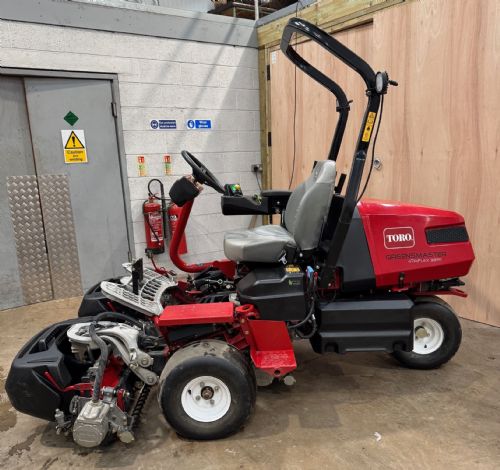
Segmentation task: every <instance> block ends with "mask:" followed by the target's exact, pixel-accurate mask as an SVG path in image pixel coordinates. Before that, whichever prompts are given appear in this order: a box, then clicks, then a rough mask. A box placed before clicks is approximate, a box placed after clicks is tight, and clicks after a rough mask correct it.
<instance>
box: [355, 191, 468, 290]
mask: <svg viewBox="0 0 500 470" xmlns="http://www.w3.org/2000/svg"><path fill="white" fill-rule="evenodd" d="M358 210H359V213H360V215H361V218H362V221H363V226H364V229H365V233H366V239H367V241H368V247H369V249H370V256H371V258H372V262H373V269H374V271H375V277H376V285H377V287H391V286H401V282H402V283H403V284H404V285H405V286H407V285H410V284H412V283H416V282H422V281H430V280H438V279H446V278H454V277H460V276H465V275H466V274H467V273H468V272H469V269H470V267H471V265H472V262H473V261H474V252H473V250H472V245H471V243H470V241H467V242H454V243H433V244H429V243H427V239H426V233H425V230H426V229H428V228H439V227H448V226H460V225H462V226H463V225H464V219H463V217H462V216H461V215H460V214H457V213H456V212H452V211H448V210H442V209H435V208H432V207H425V206H418V205H413V204H402V203H399V202H392V201H378V200H370V199H368V200H364V201H363V202H360V203H359V204H358ZM401 277H402V281H401Z"/></svg>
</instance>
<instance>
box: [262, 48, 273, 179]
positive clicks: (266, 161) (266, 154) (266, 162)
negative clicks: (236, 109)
mask: <svg viewBox="0 0 500 470" xmlns="http://www.w3.org/2000/svg"><path fill="white" fill-rule="evenodd" d="M267 95H268V88H267V53H266V51H265V50H264V49H261V50H259V109H260V155H261V162H262V187H263V188H270V187H271V176H270V174H271V173H270V172H271V166H272V161H271V155H270V151H269V148H268V146H267V129H268V125H269V124H268V121H270V119H271V109H270V107H269V106H268V104H267Z"/></svg>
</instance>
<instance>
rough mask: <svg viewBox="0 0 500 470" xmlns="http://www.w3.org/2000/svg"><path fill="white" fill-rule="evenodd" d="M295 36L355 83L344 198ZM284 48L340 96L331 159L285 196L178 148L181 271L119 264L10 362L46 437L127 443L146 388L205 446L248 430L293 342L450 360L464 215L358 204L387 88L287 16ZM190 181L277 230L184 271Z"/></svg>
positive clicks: (466, 253)
mask: <svg viewBox="0 0 500 470" xmlns="http://www.w3.org/2000/svg"><path fill="white" fill-rule="evenodd" d="M293 33H297V34H301V35H303V36H306V37H308V38H309V39H311V40H313V41H316V42H317V43H318V44H319V45H320V46H322V47H323V48H325V49H326V50H327V51H329V52H330V53H331V54H333V55H334V56H335V57H337V58H338V59H340V60H341V61H342V62H344V63H345V64H346V65H347V66H349V67H351V68H352V69H354V70H355V71H356V72H357V73H358V74H359V75H360V76H361V77H362V78H363V80H364V82H365V84H366V88H367V91H366V95H367V97H368V104H367V108H366V112H365V115H364V118H363V122H362V125H361V129H360V134H359V138H358V142H357V147H356V151H355V154H354V158H353V163H352V168H351V171H350V175H349V178H348V182H347V188H346V191H345V195H342V186H343V183H344V180H345V175H341V176H340V177H339V178H338V181H337V184H336V166H335V160H336V158H337V154H338V151H339V147H340V144H341V141H342V137H343V133H344V129H345V124H346V121H347V116H348V112H349V102H348V100H347V98H346V96H345V94H344V92H343V91H342V89H341V88H340V87H339V86H338V85H337V84H336V83H335V82H334V81H332V80H331V79H330V78H328V77H326V76H325V75H324V74H322V73H321V72H320V71H319V70H317V69H316V68H314V67H313V66H311V65H310V64H309V63H308V62H306V61H305V60H304V59H303V58H302V57H301V56H300V55H298V54H297V52H296V51H295V50H294V49H293V48H292V47H291V45H290V40H291V37H292V35H293ZM281 49H282V51H283V52H284V53H285V55H286V56H287V57H288V58H289V59H290V60H291V61H292V62H294V63H295V65H296V66H298V67H299V68H300V69H301V70H302V71H303V72H305V73H306V74H308V75H309V76H310V77H311V78H313V79H314V80H316V81H318V82H319V83H321V84H322V85H323V86H325V87H326V88H327V89H328V90H330V91H331V92H332V93H333V94H334V95H335V96H336V98H337V110H338V112H339V121H338V124H337V128H336V131H335V135H334V138H333V142H332V147H331V150H330V154H329V157H328V159H327V160H324V161H318V162H317V163H316V164H315V166H314V168H313V170H312V174H311V176H310V177H309V178H308V179H307V180H306V181H305V182H304V183H302V184H301V185H300V186H298V187H297V188H296V189H295V190H294V191H293V192H290V191H275V190H271V191H263V192H262V194H260V195H256V196H253V197H248V196H244V195H243V194H242V192H241V189H240V188H239V185H235V184H232V185H230V184H229V185H228V184H226V185H225V186H223V185H222V184H221V183H220V182H219V181H218V180H217V178H216V177H215V176H214V175H213V173H212V172H211V171H210V170H209V169H208V168H207V167H206V166H205V165H204V164H202V163H201V162H200V161H199V160H198V159H197V158H196V157H194V156H193V155H192V154H190V153H189V152H186V151H183V152H182V156H183V157H184V159H185V160H186V162H187V163H188V164H189V165H190V166H191V168H192V170H193V171H192V175H190V176H188V177H183V178H180V179H179V180H177V181H176V182H175V183H174V184H173V186H172V188H171V190H170V198H171V200H172V201H173V202H174V203H175V204H176V205H177V206H179V207H181V208H182V209H181V212H180V216H179V220H178V221H177V226H176V230H175V233H174V235H173V237H172V240H171V242H170V246H169V250H170V257H171V259H172V261H173V262H174V263H175V265H176V266H178V268H179V269H180V270H182V271H184V272H187V273H190V275H189V276H188V277H187V279H186V278H178V277H177V276H176V275H175V274H174V273H171V272H167V271H165V270H162V269H158V270H151V269H147V268H144V267H143V266H142V260H138V261H136V262H134V263H129V264H126V265H124V266H125V268H126V270H127V271H128V273H127V275H125V276H124V277H123V278H121V279H111V280H106V281H103V282H101V283H100V284H98V285H97V286H95V287H94V288H93V289H91V290H90V291H89V292H87V294H86V295H85V296H84V298H83V301H82V305H81V307H80V311H79V318H76V319H74V320H68V321H63V322H61V323H57V324H55V325H52V326H50V327H48V328H46V329H45V330H43V331H41V332H40V333H39V334H38V335H36V336H35V337H34V338H32V339H31V340H30V341H29V342H28V343H27V344H26V345H25V346H24V347H23V348H22V349H21V351H20V352H19V353H18V355H17V356H16V358H15V359H14V361H13V364H12V367H11V370H10V373H9V376H8V379H7V384H6V390H7V393H8V395H9V398H10V400H11V402H12V404H13V406H14V407H15V408H16V409H17V410H19V411H21V412H23V413H27V414H30V415H32V416H36V417H39V418H43V419H47V420H50V421H55V424H56V429H57V431H58V432H63V433H67V434H72V436H73V439H74V441H75V442H76V443H77V444H79V445H81V446H85V447H95V446H98V445H100V444H103V443H106V442H109V441H111V440H113V439H114V438H115V437H118V438H119V439H120V440H121V441H123V442H130V441H131V440H133V439H134V427H135V426H136V425H137V423H138V418H139V415H140V413H141V410H142V408H143V405H144V403H145V401H146V398H147V396H148V393H149V392H150V390H151V388H152V387H153V386H155V385H157V393H158V402H159V405H160V408H161V410H162V412H163V414H164V416H165V418H166V420H167V422H168V423H169V424H170V425H171V426H172V428H173V429H174V430H175V431H176V432H177V433H179V434H180V435H182V436H184V437H187V438H190V439H217V438H222V437H224V436H227V435H229V434H231V433H234V432H236V431H237V430H238V429H240V428H241V426H242V425H243V424H244V423H245V421H246V420H247V418H248V417H249V416H250V414H251V412H252V409H253V407H254V403H255V399H256V391H257V383H259V384H265V383H267V384H269V383H270V382H272V381H273V380H282V381H284V382H285V383H287V384H292V383H293V382H294V379H293V377H292V376H291V375H290V374H291V373H292V372H293V371H294V369H295V368H296V361H295V355H294V349H293V340H294V339H296V338H302V339H304V338H305V339H308V340H309V341H310V343H311V346H312V348H313V350H314V351H315V352H317V353H319V354H323V353H327V352H336V353H340V354H343V353H346V352H353V351H383V352H387V353H390V354H392V355H393V356H394V357H395V358H396V359H397V360H398V361H399V362H401V363H402V364H403V365H405V366H407V367H412V368H418V369H430V368H435V367H439V366H440V365H442V364H444V363H445V362H447V361H448V360H450V358H451V357H452V356H453V355H454V354H455V353H456V352H457V350H458V347H459V345H460V340H461V329H460V323H459V321H458V319H457V317H456V315H455V314H454V312H453V310H452V309H451V308H450V307H449V305H448V304H446V303H445V302H444V301H442V300H441V299H440V298H438V297H436V296H438V295H439V296H441V295H458V296H461V297H464V296H465V295H466V294H465V293H464V292H463V291H461V290H459V287H460V286H462V285H463V282H462V281H460V279H459V278H460V276H464V275H466V274H467V273H468V271H469V269H470V267H471V264H472V262H473V260H474V253H473V250H472V246H471V243H470V241H469V237H468V234H467V230H466V228H465V224H464V219H463V218H462V217H461V216H460V215H459V214H457V213H455V212H450V211H446V210H440V209H432V208H428V207H422V206H415V205H406V204H400V203H396V202H383V201H376V200H365V201H360V199H361V196H362V194H363V192H364V190H362V191H360V183H361V178H362V174H363V168H364V165H365V160H366V157H367V151H368V147H369V144H370V140H371V137H372V131H373V129H374V127H375V121H376V117H377V113H378V112H379V108H380V110H382V109H383V106H382V104H383V98H384V95H385V94H386V92H387V88H388V86H389V85H397V83H396V82H393V81H391V80H389V77H388V75H387V73H385V72H378V73H375V72H374V71H373V70H372V69H371V67H370V66H369V65H368V64H367V63H366V62H364V61H363V60H362V59H361V58H360V57H358V56H357V55H356V54H354V53H353V52H352V51H351V50H349V49H347V48H346V47H345V46H343V45H342V44H340V43H339V42H338V41H337V40H336V39H334V38H332V37H330V36H329V35H328V34H326V33H325V32H324V31H322V30H320V29H318V28H317V27H316V26H314V25H312V24H309V23H307V22H306V21H303V20H300V19H297V18H294V19H292V20H290V22H289V23H288V25H287V26H286V28H285V30H284V34H283V38H282V41H281ZM379 123H380V117H379ZM377 131H378V128H377ZM377 131H376V132H375V139H376V133H377ZM373 155H374V154H373V153H372V159H373ZM200 185H207V186H210V187H212V188H213V189H215V190H216V191H218V192H219V193H221V195H222V196H221V200H222V212H223V214H225V215H232V214H264V215H269V214H281V217H282V223H281V224H280V225H263V226H260V227H257V228H254V229H251V230H237V231H232V232H228V233H226V235H225V239H224V251H225V254H226V256H227V258H228V259H225V260H220V261H214V262H212V263H206V264H186V263H185V262H184V261H183V260H182V258H181V256H180V255H179V249H180V245H181V241H182V236H183V234H184V229H185V227H186V223H187V220H188V217H189V214H190V212H191V207H192V205H193V202H194V200H195V199H196V197H197V195H198V194H199V191H200ZM365 188H366V186H365Z"/></svg>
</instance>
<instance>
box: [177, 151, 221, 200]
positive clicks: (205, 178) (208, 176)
mask: <svg viewBox="0 0 500 470" xmlns="http://www.w3.org/2000/svg"><path fill="white" fill-rule="evenodd" d="M181 155H182V158H184V160H186V162H187V164H188V165H189V166H190V167H191V168H192V170H193V177H194V179H195V180H196V181H198V183H201V184H206V185H207V186H210V187H211V188H214V189H215V190H216V191H217V192H218V193H221V194H224V187H223V186H222V184H220V181H219V180H218V179H217V178H216V177H215V175H214V174H213V173H212V172H211V171H210V170H209V169H208V168H207V167H206V166H205V165H203V163H201V162H200V161H199V160H198V159H197V158H196V157H195V156H194V155H193V154H192V153H190V152H188V151H187V150H183V151H182V152H181Z"/></svg>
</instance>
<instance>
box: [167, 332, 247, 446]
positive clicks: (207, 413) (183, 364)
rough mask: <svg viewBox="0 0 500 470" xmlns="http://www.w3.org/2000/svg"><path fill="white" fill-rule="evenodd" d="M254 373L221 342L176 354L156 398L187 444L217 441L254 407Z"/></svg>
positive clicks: (236, 427)
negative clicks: (189, 441)
mask: <svg viewBox="0 0 500 470" xmlns="http://www.w3.org/2000/svg"><path fill="white" fill-rule="evenodd" d="M255 397H256V385H255V376H254V373H253V369H252V368H251V367H250V365H249V364H248V361H247V360H246V358H245V357H244V356H243V355H242V354H241V353H240V352H239V351H238V350H237V349H235V348H233V347H232V346H229V345H228V344H226V343H224V342H223V341H216V340H210V341H200V342H197V343H193V344H190V345H189V346H186V347H184V348H182V349H181V350H179V351H177V352H176V353H175V354H174V355H173V356H172V358H171V359H170V360H169V361H168V362H167V365H166V366H165V369H164V370H163V372H162V374H161V377H160V387H159V395H158V399H159V402H160V406H161V409H162V411H163V414H164V416H165V419H166V420H167V422H168V423H169V424H170V425H171V426H172V428H174V430H175V431H176V432H177V433H178V434H180V435H181V436H183V437H186V438H189V439H200V440H205V439H220V438H222V437H226V436H228V435H230V434H233V433H235V432H236V431H238V430H239V429H240V428H241V427H242V426H243V424H244V423H245V421H246V420H247V419H248V417H249V416H250V413H251V412H252V409H253V407H254V404H255Z"/></svg>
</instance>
